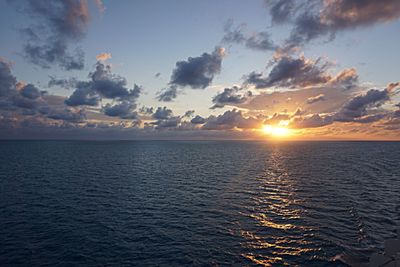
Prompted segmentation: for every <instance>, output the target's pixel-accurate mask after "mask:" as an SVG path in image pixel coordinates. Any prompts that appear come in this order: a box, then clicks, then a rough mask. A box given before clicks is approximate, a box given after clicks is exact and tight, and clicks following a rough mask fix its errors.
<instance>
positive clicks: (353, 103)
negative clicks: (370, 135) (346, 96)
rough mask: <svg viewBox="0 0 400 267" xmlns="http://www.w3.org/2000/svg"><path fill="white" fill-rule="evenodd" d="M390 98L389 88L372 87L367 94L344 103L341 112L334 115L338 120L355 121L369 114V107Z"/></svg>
mask: <svg viewBox="0 0 400 267" xmlns="http://www.w3.org/2000/svg"><path fill="white" fill-rule="evenodd" d="M389 99H390V91H389V90H388V89H384V90H377V89H371V90H369V91H368V92H367V93H366V94H363V95H358V96H356V97H354V98H353V99H351V100H350V101H349V102H348V103H347V104H346V105H344V106H343V107H342V108H341V110H340V111H339V112H337V113H336V114H335V115H334V118H335V120H336V121H353V120H354V118H359V117H362V116H365V115H367V109H368V108H374V107H379V106H381V105H382V104H383V103H384V102H386V101H388V100H389Z"/></svg>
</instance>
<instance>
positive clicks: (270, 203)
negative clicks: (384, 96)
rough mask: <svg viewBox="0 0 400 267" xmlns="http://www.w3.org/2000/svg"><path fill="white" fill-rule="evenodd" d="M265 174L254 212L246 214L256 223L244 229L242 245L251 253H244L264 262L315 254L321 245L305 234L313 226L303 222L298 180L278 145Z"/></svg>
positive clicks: (254, 201) (254, 259)
mask: <svg viewBox="0 0 400 267" xmlns="http://www.w3.org/2000/svg"><path fill="white" fill-rule="evenodd" d="M265 168H266V170H265V172H264V174H263V175H262V176H260V177H257V178H256V179H257V181H258V183H259V186H258V188H259V190H258V191H257V192H255V194H254V196H253V197H252V201H253V205H254V206H253V207H252V209H251V212H248V213H246V214H244V215H245V216H247V217H249V218H251V219H252V220H254V221H255V223H256V228H255V229H254V228H253V229H251V230H243V231H241V236H242V237H243V238H244V239H245V240H246V241H245V242H244V243H243V244H242V246H243V248H245V249H246V250H248V253H244V254H243V255H242V256H243V257H245V258H246V259H248V260H250V261H251V262H253V263H255V264H258V265H262V266H275V265H281V266H282V265H283V266H289V265H290V264H289V263H288V262H286V261H285V260H284V259H286V258H287V256H291V257H296V256H301V255H305V254H309V255H315V254H316V252H317V251H320V249H321V248H320V247H318V246H315V244H311V243H310V242H308V241H307V240H306V239H305V238H304V236H307V235H312V232H313V228H311V227H310V226H307V225H304V224H303V223H302V220H301V219H302V214H303V212H304V210H303V209H301V208H300V207H299V205H298V204H299V200H298V199H297V198H296V194H295V188H296V184H295V182H294V181H293V179H291V177H290V176H289V174H288V171H287V170H286V168H285V164H284V161H282V158H281V154H280V152H279V148H276V149H275V150H274V151H273V152H272V154H271V156H270V157H269V158H268V159H267V162H266V167H265Z"/></svg>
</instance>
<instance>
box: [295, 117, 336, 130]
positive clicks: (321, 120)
mask: <svg viewBox="0 0 400 267" xmlns="http://www.w3.org/2000/svg"><path fill="white" fill-rule="evenodd" d="M333 122H334V120H333V118H332V117H331V116H320V115H319V114H313V115H311V116H305V117H296V118H294V119H293V120H292V121H291V122H290V126H291V127H293V128H317V127H322V126H326V125H329V124H332V123H333Z"/></svg>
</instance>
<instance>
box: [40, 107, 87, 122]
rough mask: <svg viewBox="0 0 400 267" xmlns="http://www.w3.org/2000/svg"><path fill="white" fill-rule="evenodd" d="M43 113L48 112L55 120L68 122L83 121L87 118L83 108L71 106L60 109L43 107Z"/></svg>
mask: <svg viewBox="0 0 400 267" xmlns="http://www.w3.org/2000/svg"><path fill="white" fill-rule="evenodd" d="M42 112H43V114H46V115H47V117H48V118H50V119H53V120H62V121H68V122H83V121H85V119H86V115H85V113H84V111H83V110H75V109H71V108H64V109H62V108H59V109H49V110H44V109H42Z"/></svg>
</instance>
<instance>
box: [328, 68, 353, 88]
mask: <svg viewBox="0 0 400 267" xmlns="http://www.w3.org/2000/svg"><path fill="white" fill-rule="evenodd" d="M329 83H330V84H332V85H339V86H341V87H342V88H344V89H345V90H350V89H353V88H354V87H356V86H357V84H358V74H357V70H356V69H355V68H350V69H345V70H343V71H342V72H340V73H339V74H338V75H336V76H335V77H333V78H332V79H331V80H330V81H329Z"/></svg>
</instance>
